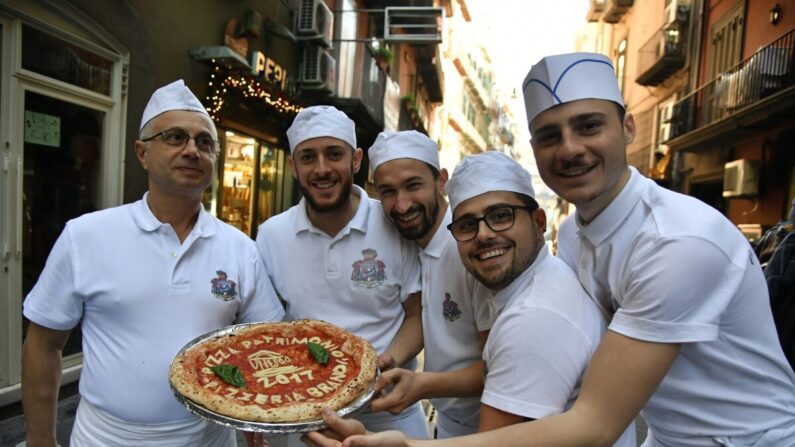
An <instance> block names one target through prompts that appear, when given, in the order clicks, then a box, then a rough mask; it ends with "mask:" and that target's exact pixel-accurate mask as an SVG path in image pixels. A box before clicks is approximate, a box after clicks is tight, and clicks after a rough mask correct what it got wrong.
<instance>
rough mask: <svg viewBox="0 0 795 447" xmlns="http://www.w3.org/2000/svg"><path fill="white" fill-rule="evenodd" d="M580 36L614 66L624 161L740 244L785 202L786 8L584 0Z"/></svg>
mask: <svg viewBox="0 0 795 447" xmlns="http://www.w3.org/2000/svg"><path fill="white" fill-rule="evenodd" d="M586 20H587V21H588V25H587V26H586V27H585V28H584V29H583V31H582V33H581V34H580V36H579V37H578V47H579V49H580V50H583V51H596V52H600V53H603V54H606V55H608V56H609V57H610V58H611V59H612V60H613V63H614V66H615V69H616V74H617V76H618V79H619V83H620V86H621V90H622V93H623V96H624V100H625V103H626V105H627V109H628V111H630V112H632V113H633V115H634V116H635V120H636V123H637V128H638V133H637V136H636V138H635V141H634V142H633V143H632V144H630V145H629V146H628V147H627V158H628V161H629V163H630V164H631V165H633V166H635V167H636V168H638V170H639V171H640V172H641V173H643V174H644V175H646V176H649V177H650V178H652V179H654V180H656V181H657V182H658V183H660V184H661V185H663V186H665V187H668V188H671V189H673V190H676V191H679V192H682V193H684V194H688V195H691V196H694V197H697V198H699V199H701V200H703V201H704V202H706V203H708V204H710V205H711V206H713V207H715V208H716V209H718V210H719V211H721V212H722V213H724V214H725V215H726V216H727V217H728V218H729V219H730V220H731V221H732V222H734V223H735V224H737V225H738V227H739V228H740V229H741V230H742V231H744V232H745V233H746V234H747V236H748V237H749V239H754V238H755V237H758V236H759V235H760V234H761V233H762V232H763V231H764V230H765V229H766V228H769V227H770V226H772V225H773V224H775V223H776V222H778V221H779V220H781V219H782V218H783V217H784V216H786V215H787V212H788V210H789V206H790V204H791V203H792V200H793V198H795V187H794V186H793V184H794V183H795V175H794V174H793V167H794V166H795V153H794V152H793V151H792V150H791V148H792V138H793V130H794V129H795V123H794V122H793V120H792V119H791V118H789V117H790V116H791V115H792V114H793V111H795V102H793V94H795V83H794V82H793V81H794V80H795V78H794V77H793V69H794V68H793V48H794V42H795V38H794V36H795V34H794V33H795V10H794V9H793V8H792V6H791V5H789V4H788V3H786V2H776V1H770V0H648V1H643V2H637V1H631V0H593V1H592V2H591V5H590V10H589V11H588V14H587V17H586Z"/></svg>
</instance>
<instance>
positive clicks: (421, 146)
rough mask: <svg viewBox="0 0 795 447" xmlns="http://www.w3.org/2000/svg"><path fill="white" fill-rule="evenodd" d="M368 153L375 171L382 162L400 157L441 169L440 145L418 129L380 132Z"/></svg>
mask: <svg viewBox="0 0 795 447" xmlns="http://www.w3.org/2000/svg"><path fill="white" fill-rule="evenodd" d="M367 154H368V155H367V156H368V157H369V158H370V169H371V170H372V171H373V172H375V170H376V169H377V168H378V167H379V166H381V165H382V164H384V163H386V162H388V161H392V160H395V159H398V158H413V159H415V160H419V161H424V162H425V163H428V164H429V165H431V166H433V167H434V168H436V170H437V171H438V170H439V146H437V145H436V142H434V141H433V140H431V139H430V138H428V137H427V136H426V135H424V134H421V133H419V132H417V131H416V130H406V131H401V132H397V131H394V130H385V131H383V132H381V133H379V134H378V136H377V137H376V138H375V143H373V145H372V146H371V147H370V149H369V150H368V151H367Z"/></svg>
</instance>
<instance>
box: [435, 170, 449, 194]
mask: <svg viewBox="0 0 795 447" xmlns="http://www.w3.org/2000/svg"><path fill="white" fill-rule="evenodd" d="M448 180H450V174H448V173H447V169H445V168H442V169H439V180H438V182H439V185H438V189H439V196H440V197H444V196H445V194H446V192H445V189H444V188H445V186H446V185H447V181H448Z"/></svg>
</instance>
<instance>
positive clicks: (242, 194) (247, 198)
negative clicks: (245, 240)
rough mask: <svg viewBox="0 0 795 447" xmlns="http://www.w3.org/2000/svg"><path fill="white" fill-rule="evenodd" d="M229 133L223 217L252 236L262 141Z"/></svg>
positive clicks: (222, 193) (224, 179) (222, 207)
mask: <svg viewBox="0 0 795 447" xmlns="http://www.w3.org/2000/svg"><path fill="white" fill-rule="evenodd" d="M225 135H226V138H225V139H224V158H223V165H224V167H223V174H222V179H221V188H220V193H221V200H220V202H221V212H220V213H219V218H220V219H221V220H223V221H225V222H227V223H228V224H230V225H232V226H234V227H236V228H238V229H239V230H240V231H242V232H243V233H246V234H247V235H249V236H251V235H252V226H253V221H252V218H253V217H254V213H253V211H254V200H255V197H254V196H255V192H254V185H255V176H256V174H257V173H256V171H255V168H256V164H257V163H256V160H257V154H258V151H259V143H258V142H257V140H255V139H254V138H250V137H247V136H242V135H238V134H235V133H234V132H231V131H227V132H226V134H225Z"/></svg>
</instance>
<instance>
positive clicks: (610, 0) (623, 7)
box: [602, 0, 635, 23]
mask: <svg viewBox="0 0 795 447" xmlns="http://www.w3.org/2000/svg"><path fill="white" fill-rule="evenodd" d="M634 3H635V1H634V0H607V6H606V7H605V13H604V15H603V16H602V20H604V21H605V22H607V23H618V22H619V21H620V20H621V16H623V15H624V13H625V12H627V10H628V9H629V8H631V7H632V5H633V4H634Z"/></svg>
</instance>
